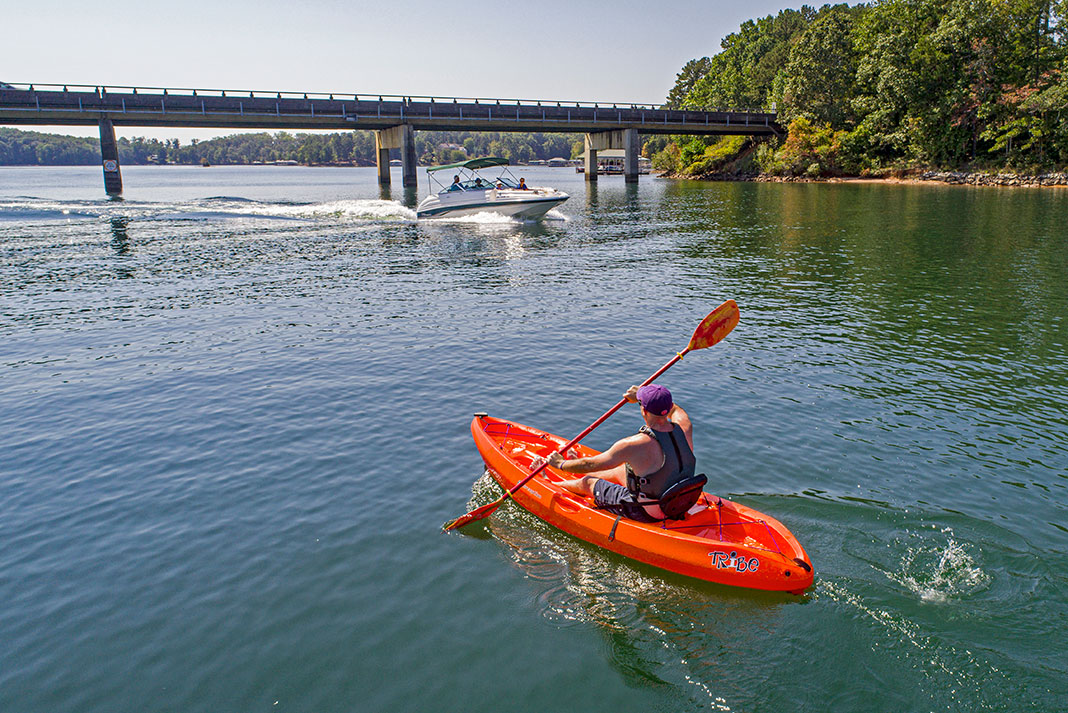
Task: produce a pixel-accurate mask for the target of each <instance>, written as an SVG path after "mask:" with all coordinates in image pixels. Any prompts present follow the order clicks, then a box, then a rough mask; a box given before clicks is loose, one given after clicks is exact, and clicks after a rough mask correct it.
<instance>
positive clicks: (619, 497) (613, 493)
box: [593, 480, 660, 522]
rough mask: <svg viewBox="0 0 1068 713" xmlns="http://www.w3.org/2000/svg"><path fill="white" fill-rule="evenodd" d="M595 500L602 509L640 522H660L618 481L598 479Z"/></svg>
mask: <svg viewBox="0 0 1068 713" xmlns="http://www.w3.org/2000/svg"><path fill="white" fill-rule="evenodd" d="M593 502H594V503H595V504H596V505H597V507H598V508H600V509H601V510H606V511H608V512H610V513H613V514H615V515H622V516H623V517H625V518H627V519H629V520H637V521H638V522H660V521H659V520H657V519H656V518H655V517H653V516H652V515H650V514H649V513H647V512H646V511H645V508H643V507H642V506H641V505H639V504H638V502H637V501H636V500H635V499H634V493H632V492H630V491H629V490H627V489H626V488H624V487H623V486H622V485H620V484H618V483H612V482H610V481H607V480H598V481H597V482H596V483H594V484H593Z"/></svg>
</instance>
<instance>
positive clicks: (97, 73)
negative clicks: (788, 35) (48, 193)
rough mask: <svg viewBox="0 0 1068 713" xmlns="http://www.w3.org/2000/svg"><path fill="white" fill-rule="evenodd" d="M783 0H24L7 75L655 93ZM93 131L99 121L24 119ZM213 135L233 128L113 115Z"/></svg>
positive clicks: (147, 132) (121, 81)
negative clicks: (177, 125) (80, 124)
mask: <svg viewBox="0 0 1068 713" xmlns="http://www.w3.org/2000/svg"><path fill="white" fill-rule="evenodd" d="M800 6H801V3H800V2H797V3H793V4H789V3H788V2H787V1H786V0H751V1H750V2H746V3H738V2H724V1H722V0H704V1H702V0H644V1H643V2H636V1H633V0H614V1H612V2H592V1H587V0H504V1H497V2H471V1H470V0H436V1H431V0H410V1H404V0H380V1H379V2H374V3H370V2H364V1H362V0H348V1H346V2H341V1H340V0H303V1H302V0H289V1H287V2H282V1H280V0H215V1H214V2H211V1H209V0H188V1H186V2H180V3H179V2H168V3H164V2H158V1H157V0H140V1H138V2H135V1H131V0H109V1H108V2H101V3H92V2H84V0H78V1H77V2H75V1H72V0H62V1H60V0H23V1H22V2H13V3H11V6H10V7H8V8H6V9H5V10H4V13H3V15H4V21H3V27H0V40H2V41H0V81H4V82H11V83H27V84H29V83H39V84H44V83H55V84H89V85H98V84H106V85H110V86H142V87H175V88H198V89H233V90H241V89H244V90H264V91H268V90H270V91H292V92H298V91H299V92H336V93H360V94H406V95H423V96H438V97H489V98H500V99H541V100H552V101H598V102H620V103H659V102H662V101H663V100H664V98H665V97H666V96H667V93H668V91H669V90H670V89H671V87H672V86H673V85H674V83H675V75H676V74H677V73H678V72H679V70H681V69H682V67H683V65H685V64H686V62H688V61H690V60H691V59H694V58H698V57H704V56H709V55H712V54H715V53H716V52H717V51H718V50H719V47H720V41H721V40H722V39H723V37H725V36H726V35H728V34H730V33H731V32H734V31H736V30H737V29H738V26H739V25H740V24H741V23H742V22H744V21H745V20H748V19H753V18H757V17H762V16H764V15H768V14H774V13H777V12H778V11H779V10H781V9H785V8H789V7H793V8H798V7H800ZM18 128H23V129H30V130H34V131H49V132H54V133H63V134H77V135H83V136H87V135H95V134H96V129H95V128H92V127H90V128H79V127H26V126H23V127H18ZM116 130H117V132H118V133H119V135H122V136H145V137H155V138H160V139H163V138H180V139H182V140H183V141H188V140H189V139H191V138H200V139H204V138H208V137H210V136H218V135H223V134H227V133H234V132H233V130H218V129H211V130H190V129H162V130H161V129H148V128H144V129H142V128H117V129H116Z"/></svg>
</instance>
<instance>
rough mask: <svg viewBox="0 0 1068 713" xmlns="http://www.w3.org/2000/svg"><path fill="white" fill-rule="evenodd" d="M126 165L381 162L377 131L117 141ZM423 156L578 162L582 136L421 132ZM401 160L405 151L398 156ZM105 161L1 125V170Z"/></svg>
mask: <svg viewBox="0 0 1068 713" xmlns="http://www.w3.org/2000/svg"><path fill="white" fill-rule="evenodd" d="M116 143H117V144H118V150H119V163H120V164H123V165H140V164H189V165H203V164H216V165H226V164H239V165H240V164H254V163H273V162H276V161H296V162H297V163H301V164H307V165H358V166H373V165H374V164H375V138H374V134H373V133H372V132H370V131H349V132H342V133H333V134H308V133H298V134H290V133H287V132H284V131H282V132H278V133H274V134H271V133H268V132H263V133H252V134H234V135H231V136H220V137H218V138H214V139H208V140H205V141H197V140H196V139H194V140H192V141H190V142H189V143H187V144H183V143H181V142H180V141H179V140H178V139H165V140H162V141H161V140H159V139H146V138H143V137H134V138H132V139H130V138H125V137H120V138H119V139H118V140H117V142H116ZM415 151H416V156H417V157H418V160H419V162H420V163H421V164H423V165H433V164H438V163H450V162H454V161H462V160H464V159H466V158H468V157H472V158H473V157H476V156H503V157H504V158H507V159H508V160H509V161H511V162H512V163H526V162H528V161H532V160H536V159H540V160H548V159H550V158H556V157H563V158H570V157H571V156H572V155H573V154H574V155H578V153H581V151H582V139H581V137H577V138H576V137H575V136H574V135H572V134H559V133H544V134H543V133H497V132H484V133H469V132H446V131H420V132H417V133H416V134H415ZM393 154H394V156H393V157H394V158H399V152H397V151H394V152H393ZM99 163H100V142H99V141H98V140H97V139H95V138H91V137H77V136H61V135H58V134H44V133H40V132H36V131H20V130H18V129H4V128H0V165H9V166H11V165H13V166H75V165H95V164H99Z"/></svg>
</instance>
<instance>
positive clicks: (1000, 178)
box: [912, 171, 1068, 186]
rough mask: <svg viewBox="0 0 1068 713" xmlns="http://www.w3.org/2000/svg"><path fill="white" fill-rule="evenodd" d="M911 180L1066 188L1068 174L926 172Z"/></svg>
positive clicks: (977, 184)
mask: <svg viewBox="0 0 1068 713" xmlns="http://www.w3.org/2000/svg"><path fill="white" fill-rule="evenodd" d="M912 178H914V180H917V181H938V182H940V183H957V184H968V185H972V186H1068V173H1043V174H1042V175H1039V176H1030V175H1021V174H1017V173H968V172H965V171H927V172H925V173H921V174H919V175H918V176H914V177H912Z"/></svg>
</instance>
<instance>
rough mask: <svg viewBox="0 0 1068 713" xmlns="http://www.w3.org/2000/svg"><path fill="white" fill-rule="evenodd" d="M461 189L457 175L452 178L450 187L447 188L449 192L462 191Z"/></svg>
mask: <svg viewBox="0 0 1068 713" xmlns="http://www.w3.org/2000/svg"><path fill="white" fill-rule="evenodd" d="M463 189H464V187H463V186H461V185H460V177H459V176H458V175H457V176H453V177H452V185H451V186H449V190H450V191H462V190H463Z"/></svg>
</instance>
